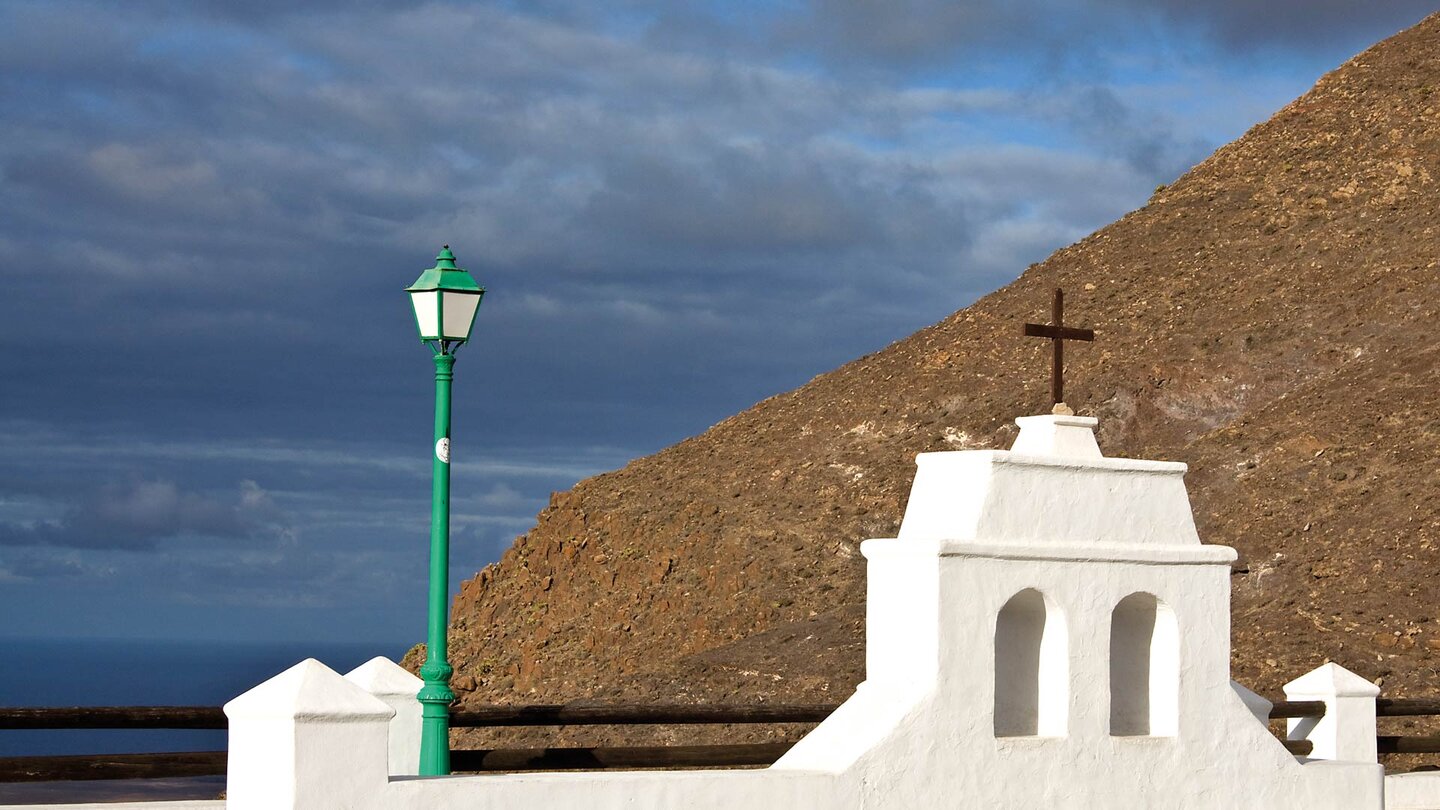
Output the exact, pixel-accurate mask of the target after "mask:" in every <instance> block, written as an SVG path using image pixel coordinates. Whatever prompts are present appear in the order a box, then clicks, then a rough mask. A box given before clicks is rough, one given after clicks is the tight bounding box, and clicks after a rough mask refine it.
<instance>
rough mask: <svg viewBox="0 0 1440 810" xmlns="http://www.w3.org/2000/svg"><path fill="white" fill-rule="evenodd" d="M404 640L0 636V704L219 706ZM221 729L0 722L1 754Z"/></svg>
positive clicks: (128, 746)
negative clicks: (17, 726) (22, 726)
mask: <svg viewBox="0 0 1440 810" xmlns="http://www.w3.org/2000/svg"><path fill="white" fill-rule="evenodd" d="M406 648H407V645H406V644H404V643H403V642H398V643H388V644H387V643H383V642H359V643H356V642H347V643H335V642H308V643H284V644H278V643H277V644H256V643H233V642H201V641H117V640H113V639H85V640H73V639H66V640H53V639H43V640H42V639H30V640H26V639H19V640H17V639H0V706H219V705H222V704H223V703H225V702H226V701H228V700H230V699H231V698H233V697H235V696H236V695H239V694H240V693H242V692H244V691H246V690H247V689H249V688H250V687H252V686H255V685H256V684H258V683H260V682H261V681H263V680H265V679H267V678H269V677H270V676H272V675H275V674H276V673H279V672H281V671H283V670H285V669H288V668H289V667H290V666H292V665H294V664H296V663H298V662H300V661H302V660H304V659H305V658H316V659H319V660H320V661H321V662H322V663H324V664H325V665H326V666H328V667H330V668H331V669H334V670H336V671H337V672H340V673H341V674H344V673H345V672H348V671H350V670H351V669H353V668H355V667H356V666H359V665H360V664H363V663H365V662H366V661H368V660H370V659H371V658H374V657H375V656H377V655H383V656H386V657H387V658H390V659H391V660H394V661H398V660H399V659H400V656H401V655H403V654H404V653H405V650H406ZM224 748H225V732H224V731H198V730H185V729H176V730H162V729H148V730H136V731H128V730H123V729H76V730H54V731H52V730H19V731H7V730H3V729H0V756H45V755H51V754H118V753H132V752H133V753H148V752H161V751H220V750H224Z"/></svg>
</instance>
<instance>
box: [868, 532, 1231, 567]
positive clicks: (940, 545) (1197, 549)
mask: <svg viewBox="0 0 1440 810" xmlns="http://www.w3.org/2000/svg"><path fill="white" fill-rule="evenodd" d="M860 551H861V553H862V554H864V555H865V557H866V558H868V559H873V558H875V557H877V556H898V555H924V556H938V557H980V558H989V559H997V560H1064V561H1067V562H1134V563H1155V564H1189V565H1229V564H1230V563H1232V562H1234V561H1235V560H1236V559H1237V558H1238V557H1239V553H1238V552H1236V551H1235V549H1233V548H1231V547H1229V546H1220V545H1208V544H1201V545H1191V546H1174V545H1166V546H1158V545H1157V546H1141V545H1122V544H1119V543H1111V544H1100V545H1091V544H1083V545H1082V544H1076V543H1054V544H1050V543H1023V542H1021V543H975V542H972V541H968V540H942V539H935V538H924V539H914V538H906V539H904V540H901V539H898V538H893V537H877V538H874V539H871V540H866V541H865V542H863V543H861V544H860Z"/></svg>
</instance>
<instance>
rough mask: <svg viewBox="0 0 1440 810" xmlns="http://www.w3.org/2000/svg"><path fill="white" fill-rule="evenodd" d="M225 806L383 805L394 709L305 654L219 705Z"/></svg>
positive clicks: (306, 809)
mask: <svg viewBox="0 0 1440 810" xmlns="http://www.w3.org/2000/svg"><path fill="white" fill-rule="evenodd" d="M225 716H226V717H228V718H229V725H230V746H229V748H230V750H229V757H228V763H227V774H226V785H227V787H226V804H227V807H234V808H240V807H244V808H257V810H258V808H266V809H267V810H291V808H293V809H294V810H310V809H311V808H328V807H336V808H351V807H354V808H359V807H369V806H376V807H383V806H384V805H383V804H382V805H374V804H373V801H374V800H375V799H376V798H377V797H380V796H381V795H382V794H383V793H384V788H385V784H386V781H387V780H388V778H389V755H388V752H389V724H390V718H392V717H394V716H395V710H394V709H392V708H390V707H389V706H387V705H386V704H385V703H384V701H382V700H380V699H379V698H377V697H375V696H373V695H371V694H370V693H369V692H366V691H365V690H364V689H362V688H360V687H359V686H357V685H355V684H354V683H352V682H350V681H348V680H346V679H345V678H343V677H341V676H340V674H339V673H337V672H335V671H334V670H333V669H330V668H329V667H327V666H325V665H324V664H322V663H320V662H319V661H316V660H315V659H313V658H308V659H306V660H304V661H301V662H300V663H298V664H296V665H295V666H293V667H291V668H290V669H287V670H285V671H284V672H282V673H280V674H279V675H276V676H275V677H273V678H271V679H270V680H268V681H266V682H264V683H262V684H260V685H259V686H257V687H255V688H254V689H251V690H250V691H248V692H246V693H245V694H243V695H241V696H239V697H237V698H235V699H234V700H232V701H230V702H229V703H226V704H225Z"/></svg>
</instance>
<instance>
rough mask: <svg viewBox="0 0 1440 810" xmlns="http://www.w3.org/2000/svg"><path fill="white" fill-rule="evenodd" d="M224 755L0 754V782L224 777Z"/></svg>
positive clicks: (196, 753) (205, 753)
mask: <svg viewBox="0 0 1440 810" xmlns="http://www.w3.org/2000/svg"><path fill="white" fill-rule="evenodd" d="M225 757H226V754H225V752H224V751H183V752H176V753H171V754H83V755H81V756H63V757H0V782H57V781H68V780H91V779H161V778H171V777H176V776H222V775H224V773H225Z"/></svg>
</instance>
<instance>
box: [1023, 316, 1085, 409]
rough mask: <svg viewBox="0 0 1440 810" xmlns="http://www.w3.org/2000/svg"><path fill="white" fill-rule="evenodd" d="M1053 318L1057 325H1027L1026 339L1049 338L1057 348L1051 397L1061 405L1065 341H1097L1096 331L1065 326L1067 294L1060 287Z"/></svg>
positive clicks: (1052, 375)
mask: <svg viewBox="0 0 1440 810" xmlns="http://www.w3.org/2000/svg"><path fill="white" fill-rule="evenodd" d="M1051 318H1052V319H1054V321H1055V323H1054V324H1053V325H1051V324H1043V323H1027V324H1025V336H1026V337H1042V338H1049V339H1050V342H1051V343H1052V344H1053V345H1054V347H1055V359H1054V362H1053V363H1052V364H1051V371H1050V374H1051V379H1050V396H1051V397H1052V398H1053V399H1054V400H1055V404H1056V405H1059V404H1061V403H1063V402H1064V401H1065V341H1067V340H1084V341H1092V340H1094V339H1095V330H1093V329H1076V328H1074V327H1071V326H1066V325H1065V293H1064V291H1062V290H1061V289H1060V288H1059V287H1056V288H1055V304H1054V308H1053V309H1052V310H1051Z"/></svg>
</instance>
